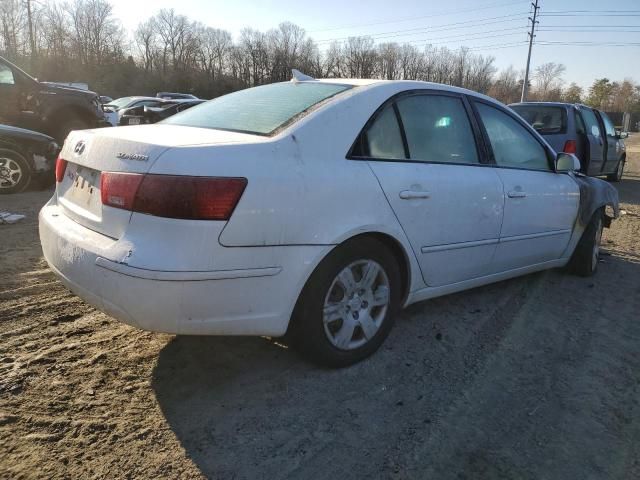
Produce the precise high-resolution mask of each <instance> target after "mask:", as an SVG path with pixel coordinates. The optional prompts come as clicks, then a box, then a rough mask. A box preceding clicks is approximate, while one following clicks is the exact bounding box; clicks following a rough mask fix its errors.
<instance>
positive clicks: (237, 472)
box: [0, 134, 640, 480]
mask: <svg viewBox="0 0 640 480" xmlns="http://www.w3.org/2000/svg"><path fill="white" fill-rule="evenodd" d="M628 145H629V151H630V159H629V161H628V163H627V170H626V175H625V178H624V181H623V182H622V183H621V184H620V185H619V191H620V196H621V201H622V203H623V205H622V207H623V209H624V210H625V212H626V214H625V215H623V216H622V218H621V219H620V220H618V221H616V222H615V223H614V224H613V228H612V229H611V230H608V231H606V233H605V240H604V242H605V248H606V252H605V256H604V258H603V262H602V264H601V265H600V270H599V272H598V274H597V275H596V276H595V277H593V278H590V279H584V278H578V277H574V276H570V275H567V274H565V273H563V272H562V271H549V272H544V273H540V274H534V275H529V276H526V277H523V278H518V279H515V280H511V281H506V282H502V283H499V284H495V285H491V286H487V287H483V288H478V289H475V290H471V291H468V292H465V293H460V294H456V295H450V296H448V297H444V298H439V299H436V300H431V301H428V302H424V303H420V304H417V305H413V306H412V307H410V308H409V309H407V310H406V311H404V312H403V313H402V314H401V316H400V318H399V321H398V322H397V324H396V326H395V328H394V330H393V331H392V333H391V335H390V337H389V338H388V339H387V341H386V342H385V344H384V345H383V347H382V348H381V350H380V351H379V352H378V353H377V354H376V355H375V356H373V357H372V358H371V359H369V360H367V361H365V362H363V363H361V364H358V365H356V366H353V367H351V368H347V369H343V370H335V371H331V370H322V369H318V368H316V367H314V366H311V365H309V364H308V363H305V362H304V361H303V360H301V359H300V358H299V357H298V356H297V355H295V354H294V353H293V352H291V351H290V350H287V349H286V348H283V347H282V346H280V345H278V344H277V343H276V342H272V341H269V340H267V339H263V338H204V337H201V338H195V337H176V336H171V335H160V334H152V333H147V332H142V331H139V330H136V329H134V328H131V327H128V326H125V325H122V324H120V323H118V322H116V321H114V320H112V319H111V318H109V317H108V316H106V315H104V314H102V313H99V312H97V311H95V310H93V309H92V308H91V307H89V306H87V305H85V304H84V303H83V302H82V301H81V300H79V299H78V298H76V297H75V296H74V295H72V294H70V293H69V292H68V291H67V290H65V288H64V287H63V286H62V285H61V284H60V283H58V282H57V281H56V279H55V278H54V276H53V274H52V273H51V272H50V271H49V270H48V268H47V266H46V264H45V262H44V260H43V258H42V256H41V250H40V246H39V243H38V233H37V212H38V210H39V208H40V207H41V206H42V205H43V204H44V203H45V202H46V201H47V199H48V198H49V196H50V195H51V192H30V193H25V194H21V195H13V196H5V197H1V198H0V209H8V210H10V211H13V212H19V213H24V214H26V215H27V218H26V220H25V221H23V222H21V223H19V224H16V225H12V226H0V477H1V478H7V479H9V478H10V479H21V478H68V479H84V478H96V479H98V478H104V479H115V478H219V479H257V478H268V479H270V480H275V479H281V478H303V479H307V478H327V479H332V480H335V479H359V478H391V479H405V478H416V479H426V478H434V479H449V478H451V479H477V478H482V479H485V478H486V479H625V480H626V479H636V478H640V401H639V399H640V241H639V235H640V135H638V134H636V135H635V136H634V137H633V138H631V139H630V140H629V141H628Z"/></svg>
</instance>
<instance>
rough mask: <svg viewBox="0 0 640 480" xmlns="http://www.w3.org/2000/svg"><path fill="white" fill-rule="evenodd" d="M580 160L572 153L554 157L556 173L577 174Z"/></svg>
mask: <svg viewBox="0 0 640 480" xmlns="http://www.w3.org/2000/svg"><path fill="white" fill-rule="evenodd" d="M580 168H581V165H580V160H578V157H576V156H575V155H574V154H573V153H559V154H558V156H557V157H556V172H579V171H580Z"/></svg>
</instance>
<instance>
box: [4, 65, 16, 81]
mask: <svg viewBox="0 0 640 480" xmlns="http://www.w3.org/2000/svg"><path fill="white" fill-rule="evenodd" d="M15 83H16V82H15V79H14V78H13V72H12V71H11V69H10V68H9V67H7V66H6V65H4V64H2V63H0V85H15Z"/></svg>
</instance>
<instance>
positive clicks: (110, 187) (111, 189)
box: [100, 172, 144, 210]
mask: <svg viewBox="0 0 640 480" xmlns="http://www.w3.org/2000/svg"><path fill="white" fill-rule="evenodd" d="M143 178H144V175H141V174H139V173H110V172H103V173H102V175H101V176H100V197H101V198H102V204H103V205H109V206H110V207H115V208H122V209H124V210H133V205H134V201H135V198H136V192H137V191H138V187H139V186H140V182H142V179H143Z"/></svg>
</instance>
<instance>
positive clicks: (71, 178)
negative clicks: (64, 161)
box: [58, 162, 102, 221]
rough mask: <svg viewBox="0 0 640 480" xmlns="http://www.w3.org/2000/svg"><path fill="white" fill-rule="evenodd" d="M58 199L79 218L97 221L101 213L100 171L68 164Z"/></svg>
mask: <svg viewBox="0 0 640 480" xmlns="http://www.w3.org/2000/svg"><path fill="white" fill-rule="evenodd" d="M59 188H60V190H59V194H58V199H59V200H61V203H62V204H63V205H64V206H65V207H66V208H68V209H69V210H72V211H73V212H74V214H76V215H79V216H81V217H85V218H88V219H91V220H92V221H99V220H100V217H101V213H102V199H101V198H100V171H98V170H94V169H93V168H89V167H85V166H82V165H78V164H76V163H72V162H69V163H68V165H67V170H66V172H65V176H64V180H63V182H62V184H61V185H60V187H59Z"/></svg>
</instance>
